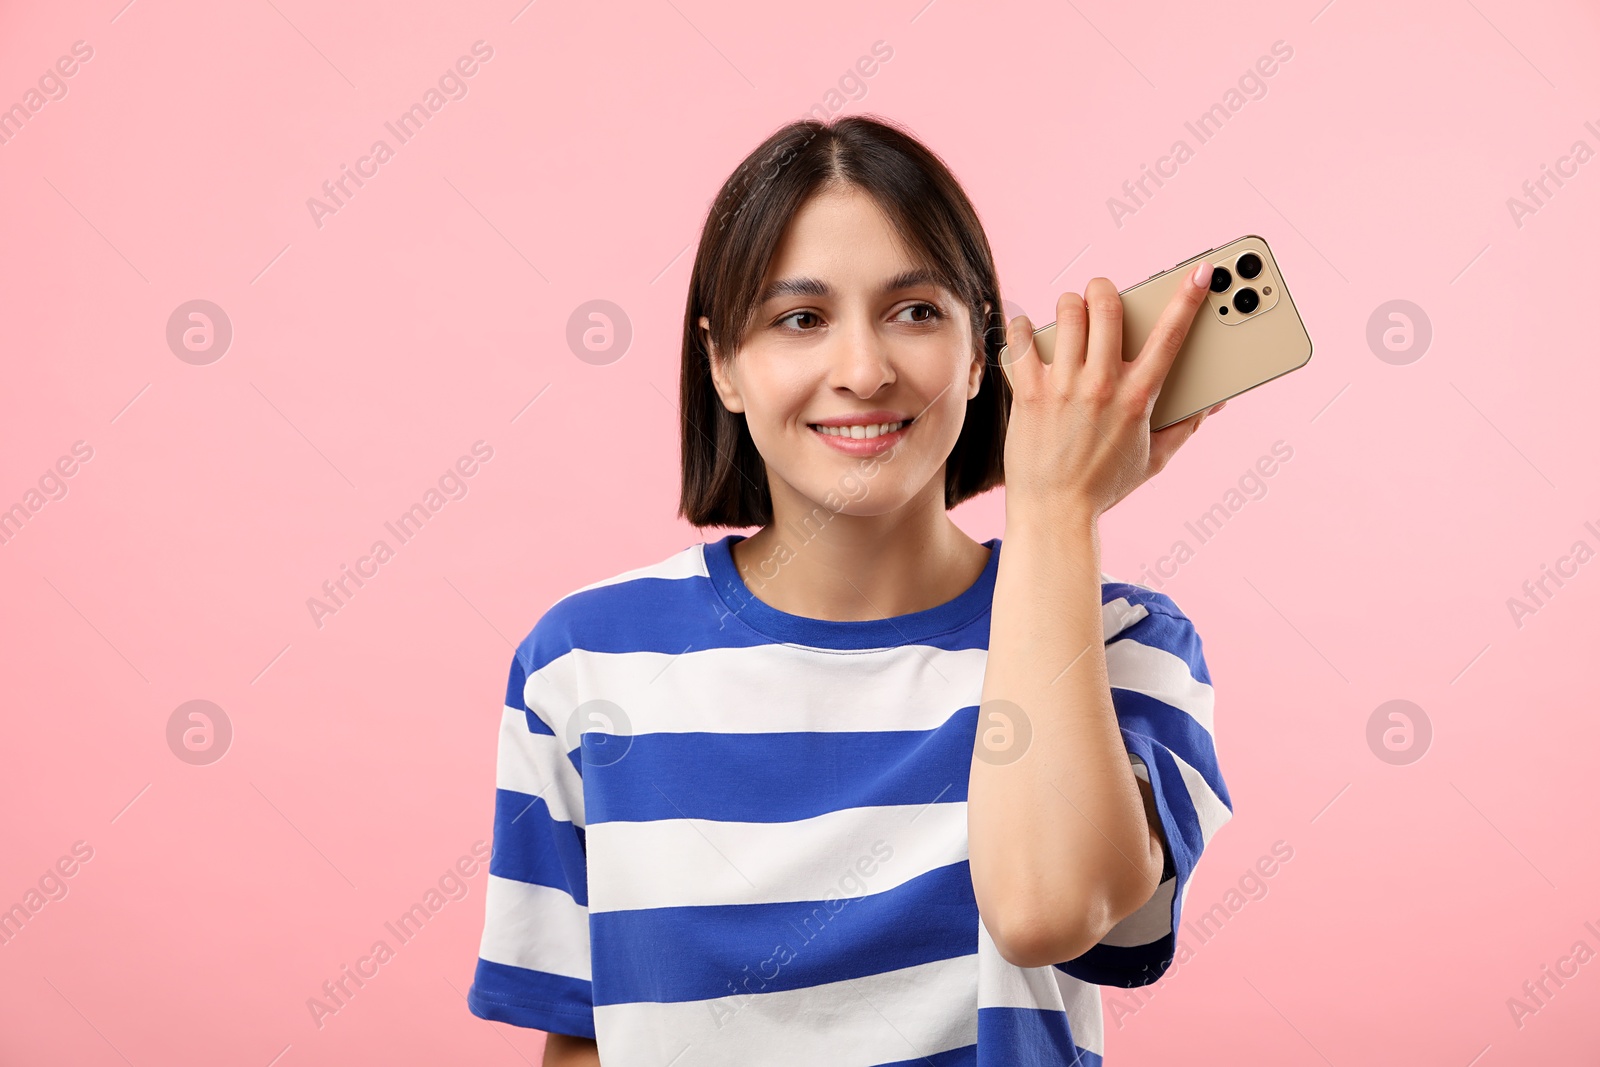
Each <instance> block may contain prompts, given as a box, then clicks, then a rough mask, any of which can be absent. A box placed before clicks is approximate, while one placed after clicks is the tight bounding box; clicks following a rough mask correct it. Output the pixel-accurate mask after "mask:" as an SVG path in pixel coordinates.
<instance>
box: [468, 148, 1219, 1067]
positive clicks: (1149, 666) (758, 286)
mask: <svg viewBox="0 0 1600 1067" xmlns="http://www.w3.org/2000/svg"><path fill="white" fill-rule="evenodd" d="M1209 280H1210V267H1209V266H1208V265H1206V264H1202V265H1201V267H1200V269H1199V270H1198V271H1196V272H1195V274H1194V275H1193V276H1192V277H1191V279H1190V284H1189V285H1187V286H1182V287H1180V289H1179V292H1178V294H1177V295H1176V296H1175V297H1174V299H1173V302H1172V304H1171V306H1170V307H1169V308H1168V309H1167V313H1166V316H1165V318H1164V320H1163V322H1162V324H1161V326H1160V327H1159V328H1158V329H1157V330H1156V331H1155V333H1154V334H1153V335H1152V338H1151V342H1150V344H1149V345H1148V346H1147V347H1146V350H1145V351H1144V353H1143V354H1141V355H1140V356H1139V357H1138V359H1136V360H1134V361H1133V362H1131V363H1128V364H1124V363H1123V361H1122V359H1121V358H1120V332H1119V321H1120V319H1119V314H1118V313H1119V311H1120V308H1121V303H1120V298H1119V297H1118V296H1117V293H1116V290H1115V288H1114V286H1113V285H1112V284H1111V283H1110V282H1109V281H1107V280H1106V279H1104V278H1096V279H1094V280H1092V281H1091V282H1090V283H1089V285H1088V287H1087V289H1086V292H1085V293H1084V294H1083V295H1082V296H1080V295H1079V294H1076V293H1066V294H1064V295H1063V296H1062V297H1061V299H1060V302H1059V303H1058V305H1057V319H1058V321H1059V323H1060V327H1059V337H1058V340H1057V344H1056V358H1055V360H1054V362H1053V363H1051V364H1049V365H1046V364H1044V363H1043V362H1041V361H1040V359H1039V357H1038V355H1037V353H1036V352H1035V351H1034V350H1033V348H1032V345H1031V333H1032V325H1031V323H1029V322H1028V320H1027V319H1026V318H1025V317H1020V316H1019V317H1018V318H1017V319H1016V320H1015V321H1013V322H1012V323H1011V325H1010V332H1009V337H1010V341H1011V344H1012V347H1011V349H1010V351H1011V352H1020V353H1021V355H1020V356H1018V357H1017V358H1016V359H1015V361H1014V362H1012V364H1011V366H1010V367H1009V368H1008V370H1009V371H1010V374H1011V376H1012V378H1011V381H1010V382H1008V381H1007V378H1006V375H1005V373H1004V372H1003V371H1002V368H1001V367H1000V365H999V361H998V358H997V357H998V352H999V350H1000V348H1001V342H1002V340H1003V339H1004V336H1005V326H1004V320H1003V318H1002V316H1001V314H1000V312H999V310H998V309H999V308H1001V307H1002V303H1001V298H1000V291H999V284H998V282H997V280H996V277H995V269H994V263H993V260H992V257H991V255H990V252H989V245H988V241H987V239H986V238H985V236H984V234H983V230H982V227H981V226H980V224H979V222H978V219H977V216H976V214H975V213H974V211H973V209H972V206H971V204H970V203H969V202H968V200H967V198H966V196H965V194H964V193H963V192H962V191H961V189H960V187H959V185H958V184H957V183H956V181H955V179H954V178H953V177H952V176H951V175H950V173H949V171H948V170H947V169H946V168H945V166H944V165H943V163H942V162H941V161H940V160H939V159H938V158H937V157H935V156H934V155H933V154H932V153H930V152H929V151H928V150H927V149H926V148H924V147H923V146H922V145H920V144H919V143H918V142H917V141H915V140H914V139H912V138H911V137H910V136H908V135H907V134H906V133H904V132H903V131H901V130H899V129H897V128H896V127H894V126H892V125H890V124H887V123H883V122H880V121H877V120H874V119H870V118H864V117H851V118H844V119H840V120H838V121H836V122H834V123H833V124H832V125H829V126H824V125H822V124H821V123H818V122H815V121H802V122H797V123H794V124H792V125H790V126H787V127H785V128H783V129H782V130H780V131H778V133H776V134H774V135H773V136H772V137H771V138H769V139H768V140H767V141H766V143H764V144H763V145H762V146H761V147H760V148H758V149H757V150H756V151H755V152H754V153H752V154H751V156H750V157H748V158H747V159H746V160H745V161H744V162H743V163H742V164H741V165H740V167H739V168H738V170H736V171H735V173H734V174H733V176H732V177H730V178H729V180H728V182H727V183H726V184H725V185H724V186H723V189H722V191H721V193H720V195H719V196H718V198H717V201H716V202H715V204H714V205H713V208H712V211H711V215H710V217H709V218H708V220H707V223H706V226H705V228H704V231H703V233H702V236H701V241H700V247H699V251H698V254H697V256H696V259H695V264H694V271H693V277H692V279H691V282H690V287H689V295H688V306H687V311H686V315H685V321H684V339H683V375H682V382H681V393H682V397H681V404H682V449H683V487H682V503H681V509H680V514H682V515H683V516H684V517H686V518H687V519H688V521H689V522H691V523H692V524H694V525H695V526H698V527H706V526H723V527H751V526H759V527H760V529H759V530H758V531H757V532H756V533H754V534H752V535H750V536H748V537H745V536H741V535H737V534H729V535H727V536H725V537H723V538H721V539H720V540H717V541H711V542H705V543H700V544H695V545H692V546H690V547H688V548H686V549H683V550H682V551H680V552H677V553H675V554H673V555H672V556H671V557H669V558H667V559H665V560H662V561H661V562H659V563H657V564H654V565H652V566H647V567H643V568H639V569H636V570H630V571H627V572H624V573H621V574H618V575H616V576H614V577H612V578H609V579H606V580H605V581H602V582H598V583H595V584H593V585H589V586H586V587H584V588H583V589H580V590H577V591H575V592H574V593H572V594H570V595H568V596H566V597H564V598H563V599H562V600H561V601H560V602H558V603H557V604H556V605H554V606H553V607H552V608H550V610H549V611H548V612H546V614H545V615H544V616H543V618H541V619H540V620H539V622H538V624H537V625H536V626H535V627H534V629H533V632H532V633H531V634H530V635H529V636H528V638H527V639H526V640H525V641H524V642H523V643H522V645H521V646H520V647H519V648H518V650H517V654H516V656H515V657H514V660H513V663H512V667H511V678H510V685H509V688H508V691H507V695H506V709H505V714H504V721H503V725H502V730H501V734H500V759H499V769H498V787H499V788H498V791H497V798H496V805H495V846H496V847H495V854H494V859H493V862H492V863H491V866H490V878H489V882H488V889H487V904H486V921H485V929H484V935H483V944H482V948H481V950H480V955H479V961H478V965H477V967H478V969H477V975H476V981H475V983H474V985H473V988H472V992H471V994H470V996H469V1004H470V1007H471V1010H472V1011H473V1012H474V1013H475V1014H477V1015H479V1016H481V1017H483V1018H487V1019H497V1020H501V1021H505V1022H510V1023H514V1024H517V1025H522V1026H530V1027H536V1028H538V1029H541V1030H545V1031H548V1032H549V1034H550V1038H549V1041H548V1043H547V1046H546V1052H545V1060H544V1062H545V1063H546V1064H547V1065H548V1064H593V1063H597V1062H603V1063H604V1064H606V1067H667V1065H669V1064H671V1065H673V1067H689V1065H692V1064H741V1065H742V1064H807V1065H810V1064H817V1063H829V1064H834V1065H839V1067H844V1065H869V1064H871V1065H882V1064H900V1063H912V1062H916V1063H933V1064H939V1065H945V1064H982V1065H988V1064H993V1065H1001V1064H1006V1065H1010V1064H1016V1063H1062V1064H1069V1063H1076V1064H1084V1065H1094V1064H1098V1063H1100V1062H1101V1055H1102V1053H1103V1027H1102V1019H1101V1014H1100V998H1099V991H1098V990H1097V989H1096V988H1095V986H1096V985H1097V984H1100V985H1143V984H1146V983H1149V982H1153V981H1155V980H1156V979H1157V978H1159V977H1160V976H1161V974H1162V973H1163V972H1164V971H1165V970H1166V968H1167V967H1168V965H1169V964H1170V963H1171V961H1172V959H1173V954H1174V945H1175V935H1174V931H1175V930H1176V929H1177V926H1178V920H1179V911H1180V907H1181V904H1182V899H1183V891H1184V889H1185V887H1186V886H1187V885H1188V881H1189V878H1190V877H1191V875H1192V873H1193V871H1194V867H1195V863H1196V861H1197V860H1198V859H1199V856H1200V853H1201V851H1202V850H1203V849H1204V847H1205V844H1206V842H1207V841H1208V840H1209V838H1210V837H1211V835H1212V834H1213V833H1214V832H1215V831H1216V829H1217V828H1218V827H1219V826H1220V825H1221V824H1222V823H1223V822H1225V821H1226V820H1227V819H1228V818H1229V817H1230V815H1231V811H1232V809H1231V801H1230V800H1229V797H1228V793H1227V789H1226V786H1225V784H1224V782H1223V780H1222V777H1221V775H1220V772H1219V770H1218V767H1217V762H1216V755H1215V750H1214V747H1213V745H1212V740H1211V708H1212V689H1211V684H1210V681H1211V679H1210V676H1209V674H1208V673H1207V670H1206V666H1205V661H1204V657H1203V655H1202V652H1201V644H1200V639H1199V637H1198V635H1197V634H1196V633H1195V630H1194V628H1193V626H1192V625H1191V624H1190V622H1189V620H1188V619H1187V618H1186V617H1185V616H1184V614H1183V613H1182V612H1181V611H1179V610H1178V607H1177V605H1176V604H1174V603H1173V602H1172V600H1171V599H1169V598H1168V597H1166V596H1163V595H1161V594H1158V593H1154V592H1152V591H1150V590H1148V589H1144V588H1141V587H1139V586H1135V585H1130V584H1125V583H1119V582H1114V581H1110V580H1109V579H1105V576H1104V575H1102V574H1101V572H1100V570H1099V537H1098V529H1097V520H1098V517H1099V516H1100V515H1101V514H1102V513H1103V512H1104V511H1105V510H1106V509H1108V508H1110V507H1111V506H1112V505H1113V504H1115V503H1116V502H1117V501H1118V500H1120V499H1121V498H1123V497H1124V496H1126V495H1127V494H1128V493H1129V492H1130V491H1131V490H1133V489H1134V488H1135V487H1137V486H1138V485H1139V484H1141V483H1142V482H1143V481H1145V480H1146V479H1148V478H1149V477H1151V476H1152V475H1153V474H1155V473H1156V472H1158V471H1159V470H1161V468H1162V467H1163V466H1165V464H1166V463H1167V461H1168V460H1169V459H1170V458H1171V457H1172V455H1173V453H1174V452H1175V451H1176V450H1177V449H1178V448H1179V447H1180V446H1181V445H1182V443H1183V442H1184V441H1185V440H1187V439H1188V438H1189V436H1190V435H1191V434H1193V433H1194V431H1195V430H1196V429H1197V428H1198V427H1199V425H1200V423H1201V422H1202V421H1203V420H1204V418H1205V416H1206V414H1209V413H1210V412H1205V413H1202V414H1200V415H1197V416H1195V417H1193V418H1191V419H1189V420H1186V421H1185V422H1183V423H1179V424H1177V425H1175V426H1172V427H1170V428H1167V429H1164V430H1162V431H1160V432H1158V433H1155V434H1151V433H1150V431H1149V417H1150V411H1151V408H1152V405H1153V403H1154V399H1155V396H1156V393H1157V391H1158V390H1159V387H1160V384H1161V381H1162V379H1163V378H1164V377H1165V374H1166V371H1167V368H1168V367H1169V366H1170V364H1171V361H1172V358H1173V356H1174V354H1175V353H1176V351H1177V349H1178V347H1179V346H1180V345H1181V343H1182V340H1183V337H1184V335H1185V332H1186V331H1187V329H1188V326H1189V323H1190V321H1191V320H1192V318H1193V316H1194V314H1195V311H1196V309H1197V308H1198V307H1199V306H1200V304H1201V302H1202V301H1203V299H1204V296H1205V293H1206V291H1207V285H1208V282H1209ZM1220 407H1221V405H1217V406H1216V407H1214V408H1212V409H1210V410H1211V411H1216V410H1217V409H1218V408H1220ZM1001 484H1004V485H1005V486H1006V500H1005V503H1006V529H1005V533H1006V539H1005V554H1004V558H1003V559H1002V557H1001V540H1000V539H999V538H993V539H990V540H988V541H985V542H983V543H979V542H977V541H974V540H973V539H971V538H970V537H968V536H967V535H966V534H965V533H963V532H962V531H961V529H960V528H959V527H957V526H956V525H955V524H954V523H953V522H951V520H950V518H949V516H948V514H947V512H948V509H950V508H951V507H953V506H955V505H956V504H958V503H960V502H961V501H963V500H965V499H968V498H969V497H972V496H974V495H976V494H978V493H981V492H984V491H986V490H988V489H991V488H993V487H995V486H997V485H1001ZM1102 579H1105V580H1102Z"/></svg>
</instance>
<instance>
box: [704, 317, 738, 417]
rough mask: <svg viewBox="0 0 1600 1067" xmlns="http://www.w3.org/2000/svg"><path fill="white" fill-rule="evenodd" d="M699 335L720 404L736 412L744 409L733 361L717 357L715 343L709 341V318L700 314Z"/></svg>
mask: <svg viewBox="0 0 1600 1067" xmlns="http://www.w3.org/2000/svg"><path fill="white" fill-rule="evenodd" d="M700 336H701V339H702V340H703V341H704V342H705V349H706V351H707V352H708V353H710V362H711V384H712V385H713V386H715V387H716V390H717V395H718V396H719V397H721V398H722V406H723V407H725V408H727V409H728V410H729V411H731V412H733V413H734V414H738V413H739V412H741V411H743V410H744V398H743V397H742V396H740V395H739V386H738V383H736V382H735V381H734V380H733V377H734V376H733V373H732V372H733V361H732V360H727V361H724V360H720V359H718V358H717V355H716V345H714V344H713V343H712V341H711V320H710V319H708V318H707V317H706V316H704V315H701V316H700Z"/></svg>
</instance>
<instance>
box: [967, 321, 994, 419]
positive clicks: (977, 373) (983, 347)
mask: <svg viewBox="0 0 1600 1067" xmlns="http://www.w3.org/2000/svg"><path fill="white" fill-rule="evenodd" d="M993 311H994V304H993V303H992V302H990V301H988V300H985V301H984V302H983V321H984V323H985V329H986V330H987V328H988V327H987V324H988V322H989V315H990V314H991V313H992V312H993ZM986 341H987V334H986V335H985V337H984V339H983V340H980V342H979V344H978V351H977V352H976V353H975V354H974V355H973V357H972V366H971V368H969V370H968V373H967V399H968V400H971V399H973V398H974V397H976V396H977V395H978V391H979V390H980V389H982V388H983V371H984V367H985V366H986V365H987V364H988V362H989V355H988V345H987V344H986V343H985V342H986Z"/></svg>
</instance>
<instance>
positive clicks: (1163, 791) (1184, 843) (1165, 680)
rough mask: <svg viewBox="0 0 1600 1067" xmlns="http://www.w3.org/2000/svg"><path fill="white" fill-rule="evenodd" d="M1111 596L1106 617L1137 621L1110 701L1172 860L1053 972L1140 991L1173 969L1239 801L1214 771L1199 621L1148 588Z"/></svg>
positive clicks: (1126, 631) (1118, 660) (1117, 655)
mask: <svg viewBox="0 0 1600 1067" xmlns="http://www.w3.org/2000/svg"><path fill="white" fill-rule="evenodd" d="M1119 593H1120V595H1119ZM1106 595H1108V596H1111V597H1112V601H1110V602H1108V603H1107V605H1106V608H1107V610H1108V613H1110V612H1113V611H1114V612H1117V613H1119V616H1120V618H1122V619H1123V620H1125V621H1127V620H1131V621H1127V624H1126V625H1124V626H1122V627H1121V628H1120V629H1119V630H1118V631H1117V632H1116V633H1115V634H1114V635H1113V636H1112V637H1110V638H1109V639H1108V640H1107V642H1106V647H1105V652H1106V667H1107V671H1108V674H1109V676H1110V682H1111V702H1112V705H1113V706H1114V707H1115V709H1116V714H1117V725H1118V727H1119V728H1120V729H1121V732H1122V739H1123V743H1124V744H1125V745H1126V746H1127V749H1128V758H1129V760H1130V762H1132V764H1133V772H1134V774H1135V775H1137V776H1138V777H1139V778H1142V779H1144V780H1145V781H1147V782H1149V783H1150V787H1151V791H1152V793H1153V794H1154V797H1155V806H1156V811H1157V814H1158V815H1159V816H1160V819H1161V829H1162V833H1163V835H1164V836H1165V838H1166V842H1167V849H1168V853H1169V861H1170V862H1169V866H1168V870H1166V871H1164V872H1163V880H1162V882H1161V884H1160V885H1159V886H1158V887H1157V889H1156V891H1155V894H1154V895H1153V896H1152V897H1151V898H1150V900H1149V901H1148V902H1147V903H1146V904H1145V905H1144V906H1143V907H1141V908H1140V909H1139V910H1138V911H1136V912H1134V913H1133V914H1132V915H1129V916H1128V917H1127V918H1125V919H1123V920H1122V921H1121V922H1119V923H1118V924H1117V925H1116V926H1114V927H1112V928H1111V930H1110V931H1109V932H1108V933H1107V934H1106V936H1105V937H1104V938H1102V939H1101V940H1100V941H1099V942H1098V943H1097V944H1095V945H1094V946H1093V947H1092V948H1090V949H1089V951H1087V952H1085V953H1084V954H1083V955H1081V956H1079V957H1078V958H1077V959H1074V960H1071V961H1068V962H1066V963H1060V964H1057V965H1056V966H1057V967H1059V968H1060V969H1061V970H1063V971H1065V972H1066V973H1067V974H1070V975H1071V976H1072V977H1074V978H1078V979H1080V980H1082V981H1086V982H1093V983H1095V984H1097V985H1108V986H1141V985H1149V984H1150V983H1151V982H1154V981H1156V980H1157V979H1159V978H1160V977H1161V976H1162V975H1163V974H1164V973H1165V972H1166V970H1167V968H1168V966H1170V965H1171V963H1172V960H1173V957H1174V955H1175V952H1176V946H1177V933H1176V931H1177V930H1178V928H1179V923H1180V922H1181V918H1182V909H1183V901H1184V897H1185V895H1186V894H1187V893H1188V889H1189V881H1190V879H1191V878H1192V877H1193V875H1194V870H1195V865H1196V864H1198V863H1199V861H1200V854H1201V853H1202V852H1204V851H1205V847H1206V845H1207V843H1208V842H1209V841H1210V840H1211V837H1212V835H1213V834H1215V833H1216V832H1217V830H1218V829H1219V828H1220V827H1221V826H1222V824H1223V823H1225V822H1227V821H1228V820H1229V819H1230V818H1232V817H1233V802H1232V800H1231V799H1230V798H1229V796H1228V788H1227V785H1226V784H1225V783H1224V782H1223V780H1222V772H1221V770H1220V769H1219V767H1218V765H1217V751H1216V745H1215V743H1214V740H1213V737H1212V705H1213V691H1212V686H1211V675H1210V672H1209V671H1208V670H1207V669H1206V662H1205V656H1204V655H1203V652H1202V648H1201V643H1200V635H1199V634H1198V633H1196V632H1195V628H1194V625H1193V624H1192V623H1191V622H1190V621H1189V619H1188V617H1187V616H1185V615H1184V614H1183V612H1181V611H1180V610H1178V607H1177V605H1176V604H1174V603H1173V602H1172V600H1171V599H1170V598H1168V597H1166V596H1164V595H1162V594H1159V593H1152V592H1151V591H1149V590H1147V589H1143V588H1142V587H1138V586H1131V585H1120V584H1119V585H1118V586H1115V587H1107V593H1106ZM1108 629H1109V626H1108Z"/></svg>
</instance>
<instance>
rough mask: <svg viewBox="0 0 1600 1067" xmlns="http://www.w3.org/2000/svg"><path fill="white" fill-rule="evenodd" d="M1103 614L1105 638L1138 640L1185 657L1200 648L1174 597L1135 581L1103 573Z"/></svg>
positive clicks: (1101, 607)
mask: <svg viewBox="0 0 1600 1067" xmlns="http://www.w3.org/2000/svg"><path fill="white" fill-rule="evenodd" d="M1100 613H1101V616H1102V620H1103V623H1104V629H1105V639H1106V641H1107V642H1108V643H1109V642H1111V641H1113V640H1117V639H1126V640H1136V641H1138V642H1139V643H1141V644H1154V645H1158V646H1160V647H1162V648H1163V649H1164V650H1166V651H1169V652H1174V653H1179V654H1182V653H1183V652H1184V651H1186V650H1187V649H1188V648H1189V647H1190V646H1191V645H1192V646H1194V647H1195V648H1196V649H1198V645H1199V641H1200V636H1199V634H1198V633H1197V632H1196V630H1195V626H1194V622H1193V620H1191V619H1190V618H1189V616H1188V614H1187V613H1185V612H1184V610H1183V609H1182V608H1181V607H1179V606H1178V603H1177V601H1175V600H1174V599H1173V598H1172V597H1171V596H1169V595H1167V594H1166V593H1161V592H1158V591H1156V590H1154V589H1151V588H1149V587H1148V586H1143V585H1139V584H1137V583H1135V582H1124V581H1118V580H1117V579H1116V578H1113V577H1112V576H1110V575H1108V574H1106V573H1104V572H1101V574H1100Z"/></svg>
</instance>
